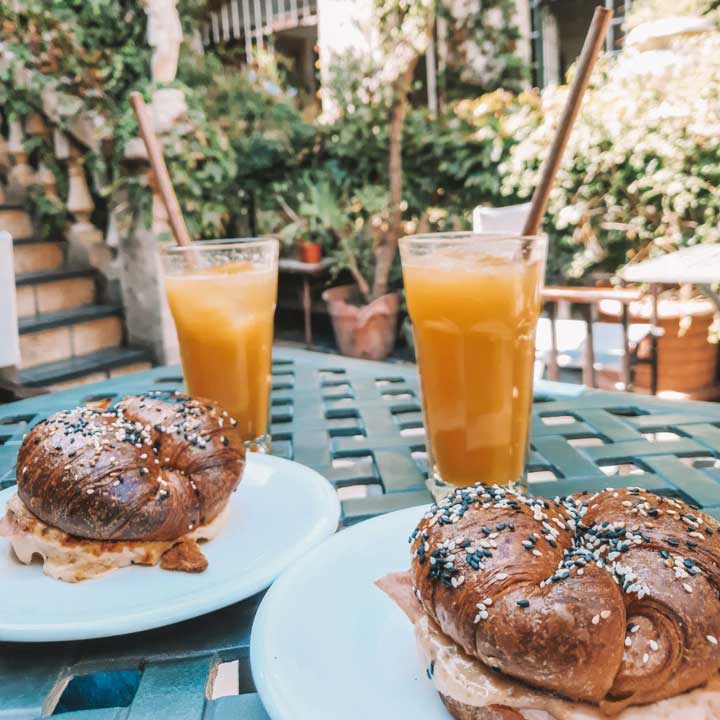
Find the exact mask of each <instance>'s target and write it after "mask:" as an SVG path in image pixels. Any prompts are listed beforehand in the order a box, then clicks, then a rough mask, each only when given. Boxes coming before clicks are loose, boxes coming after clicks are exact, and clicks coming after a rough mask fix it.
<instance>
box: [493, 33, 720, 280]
mask: <svg viewBox="0 0 720 720" xmlns="http://www.w3.org/2000/svg"><path fill="white" fill-rule="evenodd" d="M566 94H567V88H564V87H563V88H548V89H547V90H545V91H544V92H543V96H542V105H541V107H536V108H532V113H534V116H535V121H530V118H531V113H530V112H527V111H521V112H520V113H519V114H518V116H517V118H518V119H519V120H520V122H519V123H516V127H517V131H516V139H517V140H518V144H517V145H516V146H515V148H514V149H513V151H512V152H511V153H510V155H509V156H508V158H507V159H506V161H505V162H504V163H502V164H501V166H500V170H501V174H502V176H503V180H502V188H501V192H503V193H507V194H508V195H512V196H514V197H520V198H527V197H529V196H530V194H531V192H532V189H533V188H534V185H535V183H536V181H537V177H538V169H539V163H540V159H541V158H543V157H544V154H545V152H546V148H547V147H548V145H549V142H550V140H551V136H552V133H553V131H554V123H555V121H556V119H557V118H558V117H559V115H560V111H561V108H562V107H563V105H564V103H565V98H566ZM598 108H601V112H598ZM719 109H720V33H717V32H711V33H706V34H704V35H699V36H697V37H694V38H680V39H678V40H677V41H676V43H675V45H674V47H673V49H672V52H668V53H666V54H665V55H664V56H663V58H662V59H660V58H658V57H653V56H650V57H649V58H648V56H647V55H643V54H641V55H637V54H636V55H633V54H628V55H621V56H619V57H618V58H605V59H603V61H602V62H601V63H600V65H599V67H598V69H597V71H596V74H595V77H594V81H593V85H592V87H591V88H590V89H589V91H588V93H587V95H586V97H585V101H584V105H583V110H582V112H581V114H580V117H579V118H578V122H577V124H576V126H575V129H574V131H573V134H572V136H571V138H570V142H569V144H568V148H567V151H566V155H565V161H564V163H563V166H562V168H561V170H560V173H559V175H558V179H557V182H556V185H555V189H554V191H553V193H552V195H551V197H550V202H549V206H548V215H547V219H546V223H545V227H546V228H547V231H548V234H549V235H550V237H551V240H552V248H553V253H552V260H553V262H554V270H555V272H557V273H558V274H560V275H561V276H562V277H564V278H570V279H572V280H579V279H580V278H582V277H584V276H586V275H587V274H589V273H591V272H595V271H599V272H611V273H612V272H615V271H616V270H617V269H618V268H619V267H620V266H622V265H624V264H625V263H626V262H628V261H637V260H642V259H645V258H647V257H649V256H653V255H656V254H658V253H663V252H669V251H673V250H675V249H677V248H679V247H683V246H686V245H692V244H695V243H699V242H720V229H719V228H720V150H719V146H718V143H717V136H718V130H719V129H720V110H719Z"/></svg>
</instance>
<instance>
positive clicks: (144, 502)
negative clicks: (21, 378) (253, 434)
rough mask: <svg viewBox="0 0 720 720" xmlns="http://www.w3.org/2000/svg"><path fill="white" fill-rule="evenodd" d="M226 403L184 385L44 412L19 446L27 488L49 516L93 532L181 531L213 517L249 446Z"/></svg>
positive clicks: (122, 535) (21, 480)
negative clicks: (185, 390) (103, 405)
mask: <svg viewBox="0 0 720 720" xmlns="http://www.w3.org/2000/svg"><path fill="white" fill-rule="evenodd" d="M236 426H237V423H236V422H235V421H234V420H233V419H232V418H231V417H229V415H228V413H227V412H226V411H224V410H223V409H222V408H221V407H220V406H219V405H218V404H217V403H215V402H212V401H210V400H201V399H193V398H190V397H188V396H187V395H182V394H180V393H175V392H166V391H160V392H149V393H145V394H143V395H137V396H130V397H127V398H125V399H123V400H122V401H121V402H119V403H118V404H117V405H115V406H113V407H111V408H109V409H105V410H101V409H96V408H92V407H88V406H81V407H78V408H75V409H73V410H69V411H65V412H60V413H57V414H55V415H53V416H52V417H50V418H48V419H47V420H44V421H42V422H40V423H38V424H37V425H35V427H33V428H32V430H31V431H30V432H29V434H28V435H27V437H26V438H25V440H24V441H23V444H22V446H21V447H20V451H19V453H18V463H17V489H18V495H19V496H20V498H21V500H22V501H23V503H24V504H25V506H26V507H27V508H28V509H29V510H30V511H31V512H32V513H33V514H34V515H35V516H37V517H38V518H40V520H42V521H43V522H45V523H47V524H48V525H51V526H53V527H56V528H59V529H60V530H63V531H65V532H66V533H69V534H71V535H74V536H77V537H80V538H87V539H92V540H174V539H176V538H178V537H180V536H182V535H184V534H186V533H187V532H189V531H191V530H193V529H194V528H196V527H197V526H198V525H205V524H207V523H210V522H212V520H213V519H214V518H215V517H216V516H217V515H218V513H219V512H220V511H221V510H222V509H223V508H224V507H225V505H226V503H227V500H228V498H229V496H230V494H231V493H232V491H233V490H234V489H235V487H236V486H237V484H238V482H239V481H240V477H241V475H242V471H243V467H244V464H245V447H244V445H243V440H242V438H241V436H240V433H239V432H238V431H237V429H236Z"/></svg>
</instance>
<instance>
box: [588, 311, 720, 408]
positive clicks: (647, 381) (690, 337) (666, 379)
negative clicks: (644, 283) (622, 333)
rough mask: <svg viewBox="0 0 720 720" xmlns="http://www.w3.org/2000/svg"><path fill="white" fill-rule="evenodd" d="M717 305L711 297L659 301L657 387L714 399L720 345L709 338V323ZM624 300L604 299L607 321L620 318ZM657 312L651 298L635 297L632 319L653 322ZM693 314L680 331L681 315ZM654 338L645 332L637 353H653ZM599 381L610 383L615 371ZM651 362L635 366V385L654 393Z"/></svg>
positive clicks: (602, 315)
mask: <svg viewBox="0 0 720 720" xmlns="http://www.w3.org/2000/svg"><path fill="white" fill-rule="evenodd" d="M714 312H715V308H714V306H713V304H712V303H711V302H709V301H707V300H689V301H682V300H674V299H667V298H663V299H661V300H660V301H659V302H658V325H659V328H660V331H661V335H660V337H659V338H658V392H659V393H678V394H680V395H682V396H685V397H688V398H692V399H697V400H700V399H710V398H714V397H717V396H718V395H720V388H718V385H717V379H716V378H717V359H718V356H717V353H718V346H717V345H713V344H712V343H709V342H708V341H707V336H708V328H709V327H710V324H711V323H712V320H713V315H714ZM620 313H621V310H620V305H619V303H616V302H614V301H603V302H601V303H600V307H599V316H600V319H601V320H603V321H605V322H614V321H619V319H620ZM651 316H652V305H651V300H650V298H647V299H645V300H641V301H639V302H636V303H631V305H630V307H629V319H630V322H632V323H649V322H650V318H651ZM687 317H690V318H691V319H692V323H691V325H690V327H689V328H688V329H687V331H686V332H685V333H684V334H683V335H679V331H680V321H681V320H682V319H683V318H687ZM651 351H652V345H651V339H650V338H649V337H648V338H645V339H644V340H642V341H641V342H640V344H639V346H638V348H637V356H638V359H649V358H650V357H652V354H651ZM598 381H599V382H598V384H599V385H600V386H601V387H603V386H606V387H611V386H612V384H613V381H614V378H612V377H603V376H602V375H601V377H599V378H598ZM650 388H651V368H650V366H649V365H637V366H636V367H635V370H634V380H633V389H634V390H635V392H641V393H649V392H650Z"/></svg>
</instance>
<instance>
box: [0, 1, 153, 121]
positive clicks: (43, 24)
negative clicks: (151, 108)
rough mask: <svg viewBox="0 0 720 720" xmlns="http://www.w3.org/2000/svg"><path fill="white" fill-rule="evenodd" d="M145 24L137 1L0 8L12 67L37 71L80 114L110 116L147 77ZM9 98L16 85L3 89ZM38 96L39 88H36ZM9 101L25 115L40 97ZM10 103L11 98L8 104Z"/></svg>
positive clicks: (41, 3)
mask: <svg viewBox="0 0 720 720" xmlns="http://www.w3.org/2000/svg"><path fill="white" fill-rule="evenodd" d="M146 25H147V23H146V18H145V11H144V9H143V7H142V4H141V3H138V2H136V1H135V0H24V1H23V2H22V3H2V4H0V28H1V32H0V36H1V37H2V40H3V42H4V43H6V45H7V50H9V51H10V52H11V53H12V54H13V56H14V62H13V65H15V66H16V67H18V66H22V67H24V68H26V69H29V70H32V71H36V72H37V73H38V74H39V76H40V78H39V79H40V80H42V79H43V78H44V80H45V82H46V83H48V84H49V83H51V84H52V86H53V87H54V88H55V89H56V90H57V91H59V92H61V93H63V94H64V95H65V96H66V98H67V102H68V103H69V105H70V106H72V108H74V109H75V111H76V112H79V111H81V110H83V111H87V110H91V109H93V110H98V111H101V112H104V113H108V112H112V111H113V110H114V109H115V108H116V107H117V105H118V103H119V102H121V101H123V100H124V99H125V97H126V96H127V93H128V92H129V91H130V89H132V88H133V86H134V85H135V84H136V83H137V82H139V81H140V80H141V79H142V78H144V77H146V76H147V68H148V65H149V62H150V48H149V47H148V45H147V41H146ZM3 86H4V88H5V92H6V93H8V92H10V93H11V91H12V89H13V84H12V83H5V82H4V83H3ZM38 90H39V88H38ZM32 95H33V93H30V96H27V95H26V96H25V97H24V98H23V97H20V98H18V99H17V102H18V105H15V104H14V103H13V101H12V97H10V99H9V110H10V113H11V114H12V113H17V114H18V115H21V114H24V112H26V111H27V105H24V104H23V103H28V105H32V106H34V107H35V108H39V107H40V104H39V102H38V98H37V97H32ZM5 101H6V103H7V102H8V98H7V97H6V98H5Z"/></svg>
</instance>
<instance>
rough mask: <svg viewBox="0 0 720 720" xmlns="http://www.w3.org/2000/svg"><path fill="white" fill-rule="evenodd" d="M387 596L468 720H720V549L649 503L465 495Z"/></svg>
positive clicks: (699, 527)
mask: <svg viewBox="0 0 720 720" xmlns="http://www.w3.org/2000/svg"><path fill="white" fill-rule="evenodd" d="M410 547H411V557H412V561H411V567H410V570H409V571H406V572H403V573H395V574H393V575H389V576H386V577H385V578H383V579H382V580H380V581H378V585H379V586H380V587H381V589H383V590H384V591H385V592H386V593H387V594H388V595H390V597H391V598H393V599H394V600H395V601H396V602H397V604H398V605H400V607H401V608H403V610H405V612H406V613H407V615H408V616H409V617H410V619H411V620H412V621H413V623H414V626H415V636H416V641H417V646H418V650H419V654H420V656H421V659H422V662H423V664H424V666H425V668H426V670H427V674H428V676H429V677H431V678H432V680H433V682H434V684H435V687H436V689H437V690H438V692H439V693H440V696H441V697H442V700H443V702H444V703H445V705H446V707H447V708H448V710H449V712H450V714H451V715H452V716H453V717H454V718H457V719H458V720H591V719H592V720H598V719H599V718H604V717H607V716H615V717H616V718H619V719H620V720H711V719H714V718H720V675H719V674H718V670H719V669H720V595H719V592H720V534H719V531H718V523H717V521H715V520H714V519H712V518H710V517H708V516H707V515H704V514H703V513H701V512H698V511H697V510H694V509H692V508H690V507H689V506H688V505H686V504H685V503H684V502H682V501H680V500H678V499H676V498H672V497H660V496H657V495H654V494H652V493H650V492H647V491H645V490H641V489H640V488H628V489H625V490H612V489H608V490H604V491H602V492H598V493H594V494H590V493H582V494H578V495H571V496H569V497H565V498H556V499H555V500H554V501H553V500H545V499H542V498H533V497H529V496H525V495H522V494H519V493H515V492H513V491H511V490H508V489H506V488H502V487H498V486H485V485H481V484H478V485H474V486H471V487H468V488H459V489H457V490H456V491H455V492H454V493H453V494H451V495H450V496H449V497H448V498H447V499H446V500H444V501H443V502H442V503H440V504H438V505H433V506H431V508H430V510H429V511H428V512H427V513H425V515H424V516H423V518H422V519H421V521H420V523H419V524H418V526H417V528H416V529H415V530H414V532H413V533H412V535H411V537H410Z"/></svg>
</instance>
